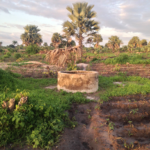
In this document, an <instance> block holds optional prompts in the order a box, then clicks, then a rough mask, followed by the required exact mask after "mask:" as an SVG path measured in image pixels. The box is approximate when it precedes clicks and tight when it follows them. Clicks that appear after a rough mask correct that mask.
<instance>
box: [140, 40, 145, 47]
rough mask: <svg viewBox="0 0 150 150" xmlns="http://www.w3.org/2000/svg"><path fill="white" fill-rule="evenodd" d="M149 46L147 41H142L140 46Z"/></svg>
mask: <svg viewBox="0 0 150 150" xmlns="http://www.w3.org/2000/svg"><path fill="white" fill-rule="evenodd" d="M146 45H147V40H145V39H143V40H141V41H140V46H141V47H142V46H146Z"/></svg>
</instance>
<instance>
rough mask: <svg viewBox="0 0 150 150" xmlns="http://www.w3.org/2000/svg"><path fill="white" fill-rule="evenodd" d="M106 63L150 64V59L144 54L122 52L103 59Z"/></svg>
mask: <svg viewBox="0 0 150 150" xmlns="http://www.w3.org/2000/svg"><path fill="white" fill-rule="evenodd" d="M102 62H104V63H105V64H126V63H129V64H150V59H146V57H144V55H143V54H140V55H139V54H131V55H127V54H121V55H119V56H118V57H115V58H108V59H106V60H103V61H102Z"/></svg>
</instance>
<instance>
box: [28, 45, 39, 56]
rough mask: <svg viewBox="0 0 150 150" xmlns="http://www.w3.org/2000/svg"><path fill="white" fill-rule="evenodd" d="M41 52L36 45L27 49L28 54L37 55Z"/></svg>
mask: <svg viewBox="0 0 150 150" xmlns="http://www.w3.org/2000/svg"><path fill="white" fill-rule="evenodd" d="M39 50H40V48H39V47H38V46H37V45H36V44H34V45H29V46H27V48H26V52H27V53H28V54H36V53H38V52H39Z"/></svg>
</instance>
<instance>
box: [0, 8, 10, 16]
mask: <svg viewBox="0 0 150 150" xmlns="http://www.w3.org/2000/svg"><path fill="white" fill-rule="evenodd" d="M0 11H3V12H5V13H7V14H9V11H8V9H6V8H4V7H1V6H0Z"/></svg>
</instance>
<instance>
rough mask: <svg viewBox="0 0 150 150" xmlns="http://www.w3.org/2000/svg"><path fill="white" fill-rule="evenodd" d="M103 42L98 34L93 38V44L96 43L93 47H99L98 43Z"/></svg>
mask: <svg viewBox="0 0 150 150" xmlns="http://www.w3.org/2000/svg"><path fill="white" fill-rule="evenodd" d="M102 41H103V38H102V36H101V35H100V34H95V35H94V38H93V42H95V43H96V45H95V47H98V46H99V43H100V42H102Z"/></svg>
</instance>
